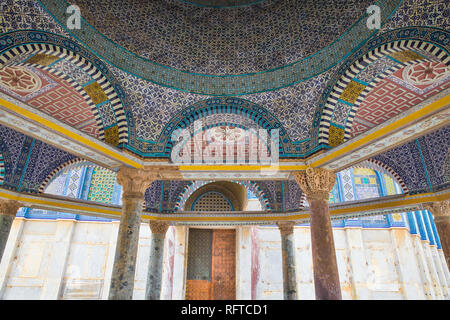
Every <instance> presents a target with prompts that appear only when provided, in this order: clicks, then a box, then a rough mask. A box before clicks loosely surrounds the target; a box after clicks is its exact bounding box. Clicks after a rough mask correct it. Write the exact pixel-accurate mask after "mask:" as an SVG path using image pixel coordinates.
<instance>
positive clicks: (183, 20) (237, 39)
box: [40, 0, 399, 95]
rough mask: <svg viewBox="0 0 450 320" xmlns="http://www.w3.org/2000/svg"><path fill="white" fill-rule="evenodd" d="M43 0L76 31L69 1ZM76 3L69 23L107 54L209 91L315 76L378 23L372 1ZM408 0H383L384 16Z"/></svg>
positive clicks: (171, 82)
mask: <svg viewBox="0 0 450 320" xmlns="http://www.w3.org/2000/svg"><path fill="white" fill-rule="evenodd" d="M40 2H41V3H42V4H43V6H44V7H45V8H46V9H47V10H48V11H49V12H50V13H51V14H52V15H53V16H54V17H55V18H56V19H57V20H58V21H59V23H60V24H61V25H62V26H63V27H65V28H66V29H67V26H66V23H65V22H66V20H67V17H68V15H67V14H66V9H67V7H68V3H67V2H66V1H63V0H59V1H49V0H41V1H40ZM69 2H70V4H75V5H77V6H79V7H80V9H81V17H82V27H81V30H76V29H73V30H69V29H67V31H68V32H70V33H72V34H73V35H74V36H75V37H76V38H77V39H78V40H80V41H81V42H83V43H84V44H85V45H87V46H88V47H90V48H92V49H93V50H95V51H96V53H98V54H99V55H100V56H102V57H103V58H105V59H106V60H108V61H109V62H111V63H112V64H114V65H115V66H117V67H119V68H121V69H123V70H125V71H128V72H130V73H132V74H134V75H137V76H139V77H141V78H143V79H146V80H150V81H153V82H155V83H158V84H162V85H166V86H170V87H173V88H176V89H181V90H184V91H190V92H195V93H202V94H213V95H236V94H245V93H253V92H262V91H267V90H271V89H275V88H280V87H284V86H287V85H290V84H293V83H296V82H299V81H303V80H306V79H308V78H311V77H313V76H315V75H317V74H319V73H322V72H323V71H325V70H327V69H329V68H330V67H332V66H333V65H335V64H337V63H339V62H340V61H341V60H342V59H344V58H345V56H346V55H347V54H349V53H350V52H351V51H352V50H354V48H355V47H357V46H359V45H361V44H362V43H363V42H364V41H366V40H367V39H368V38H370V37H371V36H373V35H374V34H375V33H376V31H377V30H371V29H369V28H368V27H367V21H366V20H367V17H368V14H367V8H368V7H369V6H370V5H372V1H370V0H348V1H336V2H333V3H329V1H326V0H284V1H279V0H265V1H255V0H253V1H250V0H247V1H246V0H235V1H230V0H228V1H226V0H222V1H220V0H217V1H212V0H204V1H201V0H195V1H184V0H183V1H181V0H153V1H139V0H125V1H122V2H121V5H120V6H117V5H116V4H115V3H114V2H111V1H108V0H99V1H95V2H92V1H89V0H70V1H69ZM193 2H194V3H193ZM398 2H399V1H395V0H380V1H379V2H378V3H377V4H378V5H379V6H380V7H381V15H382V16H381V19H382V22H384V21H385V20H386V18H388V16H390V15H391V14H392V12H393V11H394V10H395V8H396V6H397V5H398ZM221 4H222V5H223V6H221ZM227 4H228V5H227Z"/></svg>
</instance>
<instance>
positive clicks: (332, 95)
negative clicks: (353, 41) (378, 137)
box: [314, 27, 450, 146]
mask: <svg viewBox="0 0 450 320" xmlns="http://www.w3.org/2000/svg"><path fill="white" fill-rule="evenodd" d="M449 37H450V32H448V31H446V30H443V29H439V28H432V27H407V28H402V29H396V30H392V31H389V32H386V33H384V34H382V35H380V36H378V37H376V38H374V39H372V40H371V41H369V42H368V43H366V44H365V45H364V46H363V47H362V48H360V49H359V50H357V51H356V52H355V53H354V54H353V55H352V56H350V57H349V58H348V59H347V61H346V62H345V63H343V65H342V66H341V68H340V69H339V72H338V75H337V77H335V80H333V82H331V85H330V86H329V88H328V89H327V90H326V91H325V92H324V95H323V96H322V99H321V102H320V103H319V105H320V108H322V110H321V111H320V113H319V115H320V118H319V122H318V123H316V124H315V126H314V127H315V129H314V130H318V140H319V144H321V145H328V146H336V145H339V144H341V143H343V142H344V141H346V140H348V139H349V138H350V133H351V127H352V124H353V120H354V117H355V115H356V112H357V110H358V107H359V105H360V104H361V102H362V101H363V100H364V98H365V97H366V96H367V94H368V93H369V92H370V91H371V90H372V89H373V88H374V87H375V85H376V84H377V83H378V82H379V81H380V80H382V79H383V78H385V77H386V76H387V75H389V74H391V73H393V72H395V71H397V70H398V69H400V68H402V67H405V66H407V65H411V64H416V63H418V62H419V61H423V59H425V57H424V56H423V54H426V55H427V56H431V57H433V58H434V59H436V60H438V61H441V62H443V63H445V64H446V65H450V56H449V54H448V50H449V43H448V38H449ZM398 53H400V55H402V54H403V56H402V59H400V60H401V61H400V60H399V61H398V64H397V65H395V66H393V67H392V68H390V69H388V70H385V71H384V72H382V73H380V74H379V75H378V76H377V77H376V78H375V79H374V80H373V81H372V82H371V83H370V84H368V85H364V84H361V83H358V82H356V81H354V78H355V77H356V76H357V75H358V73H359V72H361V71H362V70H363V69H364V68H366V67H367V66H368V65H370V64H371V63H373V62H375V61H376V60H378V59H380V58H382V57H385V56H388V55H392V54H398ZM418 53H420V54H418ZM343 96H345V97H348V98H346V99H345V100H344V101H345V102H346V103H345V104H347V105H349V106H350V108H348V107H347V108H348V109H349V110H347V111H346V115H347V119H346V122H345V125H344V126H339V125H333V124H334V123H333V115H334V114H335V112H336V111H337V110H338V99H341V98H342V97H343ZM341 100H342V99H341ZM316 134H317V133H316Z"/></svg>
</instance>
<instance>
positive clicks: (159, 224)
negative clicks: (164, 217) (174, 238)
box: [148, 221, 170, 234]
mask: <svg viewBox="0 0 450 320" xmlns="http://www.w3.org/2000/svg"><path fill="white" fill-rule="evenodd" d="M148 224H149V225H150V230H151V231H152V233H159V234H165V233H166V232H167V229H168V228H169V226H170V224H169V223H168V222H165V221H150V222H149V223H148Z"/></svg>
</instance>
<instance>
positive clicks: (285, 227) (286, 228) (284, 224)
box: [277, 221, 295, 236]
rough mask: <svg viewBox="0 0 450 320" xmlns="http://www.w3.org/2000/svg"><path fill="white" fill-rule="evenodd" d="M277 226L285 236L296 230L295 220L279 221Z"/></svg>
mask: <svg viewBox="0 0 450 320" xmlns="http://www.w3.org/2000/svg"><path fill="white" fill-rule="evenodd" d="M277 226H278V229H280V233H281V235H282V236H285V235H288V234H291V233H293V232H294V226H295V221H278V222H277Z"/></svg>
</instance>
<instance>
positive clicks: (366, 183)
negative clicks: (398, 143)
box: [353, 168, 380, 200]
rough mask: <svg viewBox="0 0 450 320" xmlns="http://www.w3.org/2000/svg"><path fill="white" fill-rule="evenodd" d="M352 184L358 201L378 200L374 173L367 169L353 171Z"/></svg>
mask: <svg viewBox="0 0 450 320" xmlns="http://www.w3.org/2000/svg"><path fill="white" fill-rule="evenodd" d="M353 183H354V185H355V190H356V198H357V199H358V200H363V199H370V198H378V197H379V196H380V194H379V192H378V181H377V176H376V174H375V171H373V170H372V169H367V168H354V169H353Z"/></svg>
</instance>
